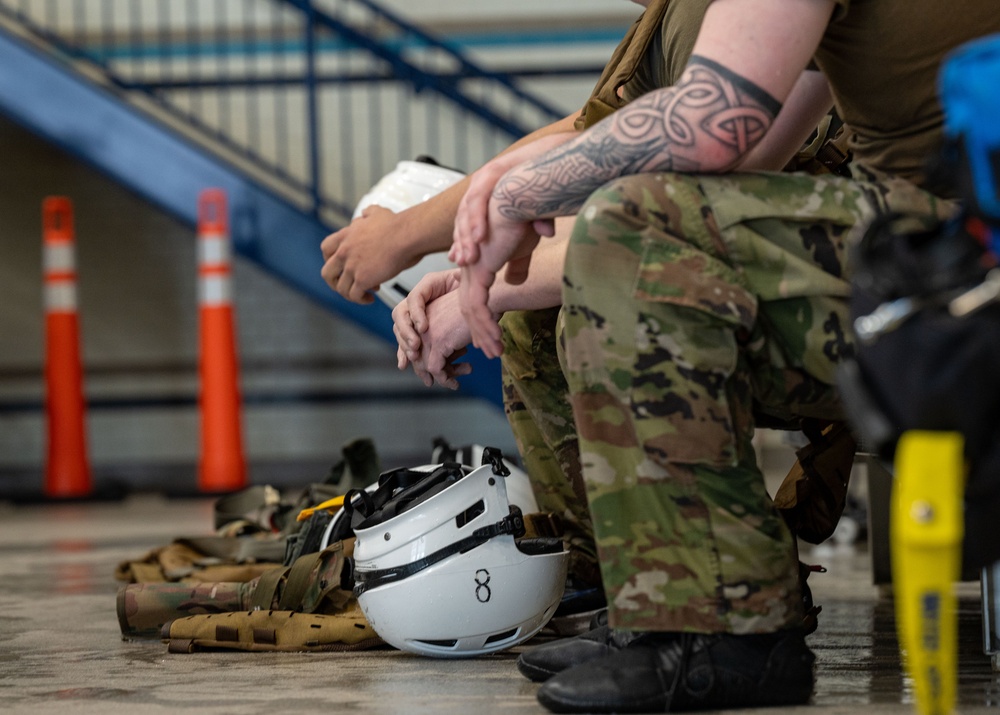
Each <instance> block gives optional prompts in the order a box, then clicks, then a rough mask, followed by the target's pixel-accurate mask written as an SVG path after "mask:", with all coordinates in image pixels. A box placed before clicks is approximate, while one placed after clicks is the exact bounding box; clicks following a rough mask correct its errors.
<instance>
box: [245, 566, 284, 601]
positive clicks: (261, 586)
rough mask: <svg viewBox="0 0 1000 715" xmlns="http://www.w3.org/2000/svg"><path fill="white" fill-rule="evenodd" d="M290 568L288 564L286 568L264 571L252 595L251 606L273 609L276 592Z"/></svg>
mask: <svg viewBox="0 0 1000 715" xmlns="http://www.w3.org/2000/svg"><path fill="white" fill-rule="evenodd" d="M290 570H291V567H290V566H286V567H285V568H275V569H271V570H270V571H265V572H264V573H262V574H261V575H260V578H259V579H258V580H257V587H256V588H255V589H254V591H253V595H252V596H251V597H250V608H251V609H258V608H259V609H261V610H263V611H269V610H271V604H272V603H274V594H275V593H277V591H278V586H279V585H281V580H282V579H283V578H284V577H285V575H286V574H287V573H288V572H289V571H290Z"/></svg>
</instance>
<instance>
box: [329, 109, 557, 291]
mask: <svg viewBox="0 0 1000 715" xmlns="http://www.w3.org/2000/svg"><path fill="white" fill-rule="evenodd" d="M575 120H576V115H575V114H573V115H569V116H567V117H564V118H563V119H560V120H558V121H556V122H553V123H552V124H549V125H548V126H545V127H542V128H541V129H538V130H536V131H534V132H532V133H531V134H528V135H527V136H525V137H522V138H521V139H519V140H518V141H516V142H514V143H513V144H512V145H511V146H509V147H508V148H507V149H505V150H504V151H502V152H501V153H500V154H499V155H498V156H504V155H506V154H507V153H509V152H512V151H514V150H516V149H519V148H520V147H523V146H525V145H528V144H530V143H532V142H533V141H536V140H538V139H540V138H542V137H546V136H548V135H550V134H556V133H562V132H566V131H572V130H573V122H574V121H575ZM506 168H509V166H508V167H506ZM506 168H505V169H504V170H506ZM470 181H471V178H470V177H466V178H465V179H463V180H462V181H460V182H458V183H457V184H455V185H453V186H451V187H449V188H447V189H445V190H444V191H442V192H441V193H440V194H438V195H436V196H434V197H431V198H430V199H428V200H427V201H425V202H423V203H420V204H417V205H416V206H413V207H412V208H409V209H407V210H406V211H401V212H400V213H398V214H395V213H392V212H391V211H388V210H386V209H382V208H376V207H369V209H368V210H366V212H365V215H364V216H363V217H359V218H357V219H355V220H354V221H352V222H351V224H350V225H348V226H346V227H345V228H343V229H341V230H340V231H337V232H336V233H332V234H330V235H329V236H327V237H326V238H325V239H323V242H322V243H321V244H320V248H321V250H322V253H323V259H324V262H325V264H324V266H323V268H322V271H321V273H322V276H323V279H324V280H325V281H326V282H327V283H328V284H329V285H330V287H332V288H333V289H334V290H336V291H337V292H338V293H340V294H341V295H342V296H344V297H345V298H347V299H348V300H352V301H354V302H356V303H370V302H371V301H372V300H373V298H372V295H371V293H370V291H372V290H375V289H376V288H377V287H378V286H379V284H381V283H382V282H383V281H385V280H388V279H389V278H392V277H393V276H395V275H397V274H398V273H399V272H400V271H402V270H403V269H405V268H408V267H410V266H412V265H413V264H415V263H416V262H417V261H418V260H420V258H422V257H423V256H425V255H427V254H428V253H433V252H435V251H446V250H448V248H449V246H450V245H451V239H452V233H453V227H454V220H455V214H456V213H457V211H458V205H459V202H460V201H461V199H462V196H463V195H464V194H465V191H466V189H468V187H469V184H470Z"/></svg>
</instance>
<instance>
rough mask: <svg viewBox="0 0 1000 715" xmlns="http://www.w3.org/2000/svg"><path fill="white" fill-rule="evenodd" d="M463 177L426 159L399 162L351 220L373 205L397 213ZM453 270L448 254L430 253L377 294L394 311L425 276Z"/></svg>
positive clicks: (457, 172) (357, 208) (369, 193)
mask: <svg viewBox="0 0 1000 715" xmlns="http://www.w3.org/2000/svg"><path fill="white" fill-rule="evenodd" d="M464 176H465V175H464V174H462V173H461V172H460V171H455V170H454V169H448V168H446V167H443V166H440V165H438V164H437V163H436V162H435V161H434V160H433V159H430V158H429V157H418V158H417V159H416V160H415V161H401V162H399V163H398V164H396V168H395V169H393V170H392V171H390V172H389V173H388V174H386V175H385V176H383V177H382V178H381V179H379V180H378V181H377V182H376V183H375V186H373V187H372V188H371V189H370V190H369V191H368V193H366V194H365V195H364V196H362V197H361V200H360V201H359V202H358V205H357V207H356V208H355V209H354V218H357V217H358V216H360V215H361V212H362V211H363V210H364V209H365V208H366V207H368V206H371V205H372V204H375V205H378V206H382V207H384V208H387V209H389V210H390V211H393V212H395V213H399V212H400V211H403V210H404V209H408V208H410V207H411V206H414V205H416V204H419V203H421V202H423V201H426V200H427V199H429V198H430V197H432V196H434V195H435V194H438V193H440V192H442V191H444V190H445V189H446V188H448V187H449V186H451V185H452V184H455V183H457V182H459V181H461V180H462V178H463V177H464ZM454 267H455V266H454V265H453V264H452V263H451V261H449V260H448V254H447V253H444V252H442V253H430V254H428V255H426V256H424V257H423V258H422V259H421V260H420V261H419V262H417V264H416V265H413V266H411V267H410V268H407V269H406V270H404V271H402V272H400V274H399V275H397V276H396V277H395V278H392V279H391V280H388V281H386V282H385V283H383V284H382V285H381V286H380V287H379V289H378V291H377V292H376V295H377V296H378V298H379V300H381V301H382V302H383V303H385V304H386V305H388V306H389V307H390V308H394V307H396V304H397V303H399V302H400V301H401V300H402V299H403V298H405V297H406V296H407V294H408V293H409V292H410V291H411V290H413V286H415V285H416V284H417V283H418V282H419V281H420V279H421V278H423V277H424V276H425V275H427V274H428V273H433V272H435V271H443V270H447V269H449V268H454Z"/></svg>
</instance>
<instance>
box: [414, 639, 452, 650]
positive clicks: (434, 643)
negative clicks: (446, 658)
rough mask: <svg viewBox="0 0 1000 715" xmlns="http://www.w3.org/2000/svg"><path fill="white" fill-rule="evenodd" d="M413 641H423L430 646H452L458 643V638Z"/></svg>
mask: <svg viewBox="0 0 1000 715" xmlns="http://www.w3.org/2000/svg"><path fill="white" fill-rule="evenodd" d="M414 642H415V643H423V644H424V645H427V646H430V647H432V648H454V647H455V646H456V645H458V639H457V638H452V639H451V640H441V641H421V640H418V641H414Z"/></svg>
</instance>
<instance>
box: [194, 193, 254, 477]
mask: <svg viewBox="0 0 1000 715" xmlns="http://www.w3.org/2000/svg"><path fill="white" fill-rule="evenodd" d="M230 272H231V243H230V238H229V229H228V222H227V217H226V194H225V192H224V191H222V190H221V189H206V190H204V191H202V192H201V195H200V196H199V197H198V305H199V314H200V325H199V328H200V332H199V338H200V350H201V359H200V363H199V368H200V377H201V400H200V407H201V459H200V462H199V465H198V488H199V489H200V490H201V491H204V492H226V491H235V490H237V489H242V488H244V487H246V486H247V469H246V460H245V458H244V455H243V432H242V418H241V414H240V413H241V398H240V388H239V365H238V361H237V357H236V332H235V328H234V324H233V323H234V319H233V317H234V316H233V305H232V286H231V280H230Z"/></svg>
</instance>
